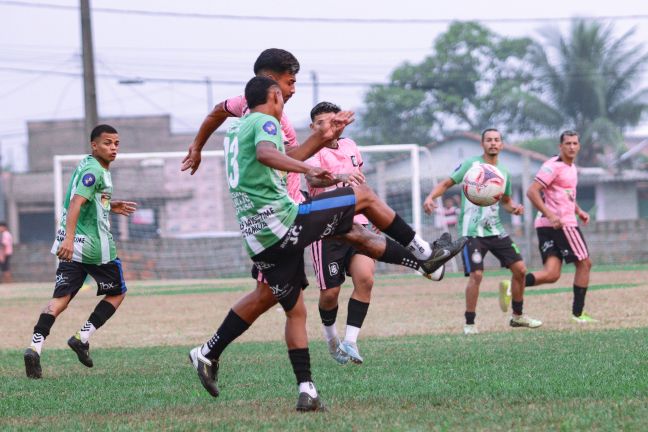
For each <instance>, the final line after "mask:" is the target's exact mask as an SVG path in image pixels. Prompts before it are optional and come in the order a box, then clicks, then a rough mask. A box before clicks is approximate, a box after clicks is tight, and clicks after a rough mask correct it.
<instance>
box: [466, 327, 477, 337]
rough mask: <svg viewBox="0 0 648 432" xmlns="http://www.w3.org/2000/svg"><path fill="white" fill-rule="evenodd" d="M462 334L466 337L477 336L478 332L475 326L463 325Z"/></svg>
mask: <svg viewBox="0 0 648 432" xmlns="http://www.w3.org/2000/svg"><path fill="white" fill-rule="evenodd" d="M464 334H465V335H466V336H470V335H476V334H479V330H478V329H477V326H476V325H475V324H464Z"/></svg>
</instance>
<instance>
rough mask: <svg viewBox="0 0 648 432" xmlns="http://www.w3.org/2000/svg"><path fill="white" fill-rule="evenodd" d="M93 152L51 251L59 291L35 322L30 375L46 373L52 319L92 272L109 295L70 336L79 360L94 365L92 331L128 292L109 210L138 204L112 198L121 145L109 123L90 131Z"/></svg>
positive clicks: (73, 187)
mask: <svg viewBox="0 0 648 432" xmlns="http://www.w3.org/2000/svg"><path fill="white" fill-rule="evenodd" d="M90 145H91V147H92V154H91V155H88V156H86V157H85V158H84V159H83V160H82V161H81V162H80V163H79V165H78V166H77V167H76V170H75V171H74V173H73V174H72V179H71V180H70V183H69V184H68V188H67V193H66V195H65V201H64V203H63V214H62V215H61V225H60V227H59V229H58V231H57V232H56V239H55V240H54V245H53V246H52V253H53V254H56V256H57V257H58V258H59V259H60V262H59V265H58V269H57V270H56V284H55V285H54V295H53V296H52V299H51V300H50V301H49V303H48V304H47V306H46V307H45V309H43V311H42V313H41V315H40V317H39V318H38V322H37V323H36V326H35V327H34V334H33V336H32V342H31V345H30V346H29V348H27V350H25V355H24V357H25V371H26V372H27V376H28V377H29V378H41V376H42V370H41V364H40V355H41V350H42V348H43V343H44V342H45V339H46V338H47V336H49V334H50V330H51V328H52V325H54V321H55V320H56V317H58V316H59V315H60V314H61V313H62V312H63V311H64V310H65V309H66V308H67V306H68V304H69V303H70V301H71V300H72V299H73V298H74V296H75V295H76V294H77V293H78V292H79V289H81V287H82V286H83V281H84V280H85V278H86V276H87V275H88V274H89V275H90V276H92V277H93V278H94V279H95V281H97V295H98V296H100V295H103V296H105V297H104V298H103V300H101V301H100V302H99V303H98V304H97V306H96V307H95V310H94V312H92V314H90V317H89V318H88V320H87V321H86V322H85V324H83V326H82V327H81V329H80V330H79V331H78V332H77V333H76V334H75V335H74V336H72V337H71V338H70V339H69V340H68V342H67V343H68V345H69V346H70V348H72V350H73V351H74V352H75V353H76V354H77V357H78V358H79V361H80V362H81V363H82V364H83V365H84V366H87V367H92V366H93V363H92V359H91V358H90V343H89V342H88V340H89V339H90V336H92V334H93V333H94V332H95V331H96V330H97V329H98V328H100V327H101V326H102V325H104V324H105V323H106V321H107V320H108V319H109V318H110V317H111V316H112V315H113V314H114V313H115V311H116V310H117V308H119V305H120V304H121V303H122V301H123V300H124V297H125V296H126V282H125V281H124V275H123V272H122V264H121V261H120V260H119V258H117V251H116V249H115V242H114V241H113V238H112V235H111V234H110V218H109V216H110V215H109V213H110V212H111V211H112V212H114V213H117V214H122V215H125V216H128V215H130V214H132V213H133V212H134V211H135V208H136V204H135V203H134V202H130V201H115V200H111V195H112V190H113V185H112V180H111V177H110V171H109V168H110V163H111V162H112V161H114V160H115V158H116V157H117V152H118V151H119V135H118V134H117V131H116V130H115V129H114V128H113V127H112V126H108V125H99V126H97V127H95V128H94V129H93V130H92V133H91V135H90Z"/></svg>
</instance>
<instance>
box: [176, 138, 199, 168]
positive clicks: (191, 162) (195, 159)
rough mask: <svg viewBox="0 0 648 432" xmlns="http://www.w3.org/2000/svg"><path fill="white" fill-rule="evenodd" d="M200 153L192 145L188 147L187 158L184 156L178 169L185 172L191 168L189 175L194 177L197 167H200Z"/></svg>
mask: <svg viewBox="0 0 648 432" xmlns="http://www.w3.org/2000/svg"><path fill="white" fill-rule="evenodd" d="M200 152H201V151H200V149H199V148H197V147H195V146H194V145H193V144H192V145H191V146H190V147H189V151H188V152H187V156H185V158H184V159H182V166H181V167H180V171H186V170H188V169H189V168H191V175H194V173H195V172H196V171H198V167H199V166H200V161H201V156H200Z"/></svg>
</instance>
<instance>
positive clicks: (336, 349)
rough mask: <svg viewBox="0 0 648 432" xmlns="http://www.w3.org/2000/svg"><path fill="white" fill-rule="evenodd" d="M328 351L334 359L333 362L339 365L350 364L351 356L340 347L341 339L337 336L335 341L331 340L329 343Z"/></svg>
mask: <svg viewBox="0 0 648 432" xmlns="http://www.w3.org/2000/svg"><path fill="white" fill-rule="evenodd" d="M327 343H328V351H329V354H331V357H333V360H335V361H336V362H338V363H339V364H347V363H348V362H349V356H348V355H347V353H345V352H344V351H342V349H341V346H340V339H339V338H338V337H337V336H336V337H334V338H333V339H330V340H329V341H328V342H327Z"/></svg>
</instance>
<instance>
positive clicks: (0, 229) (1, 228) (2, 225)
mask: <svg viewBox="0 0 648 432" xmlns="http://www.w3.org/2000/svg"><path fill="white" fill-rule="evenodd" d="M3 231H7V222H5V221H1V222H0V232H3Z"/></svg>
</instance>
